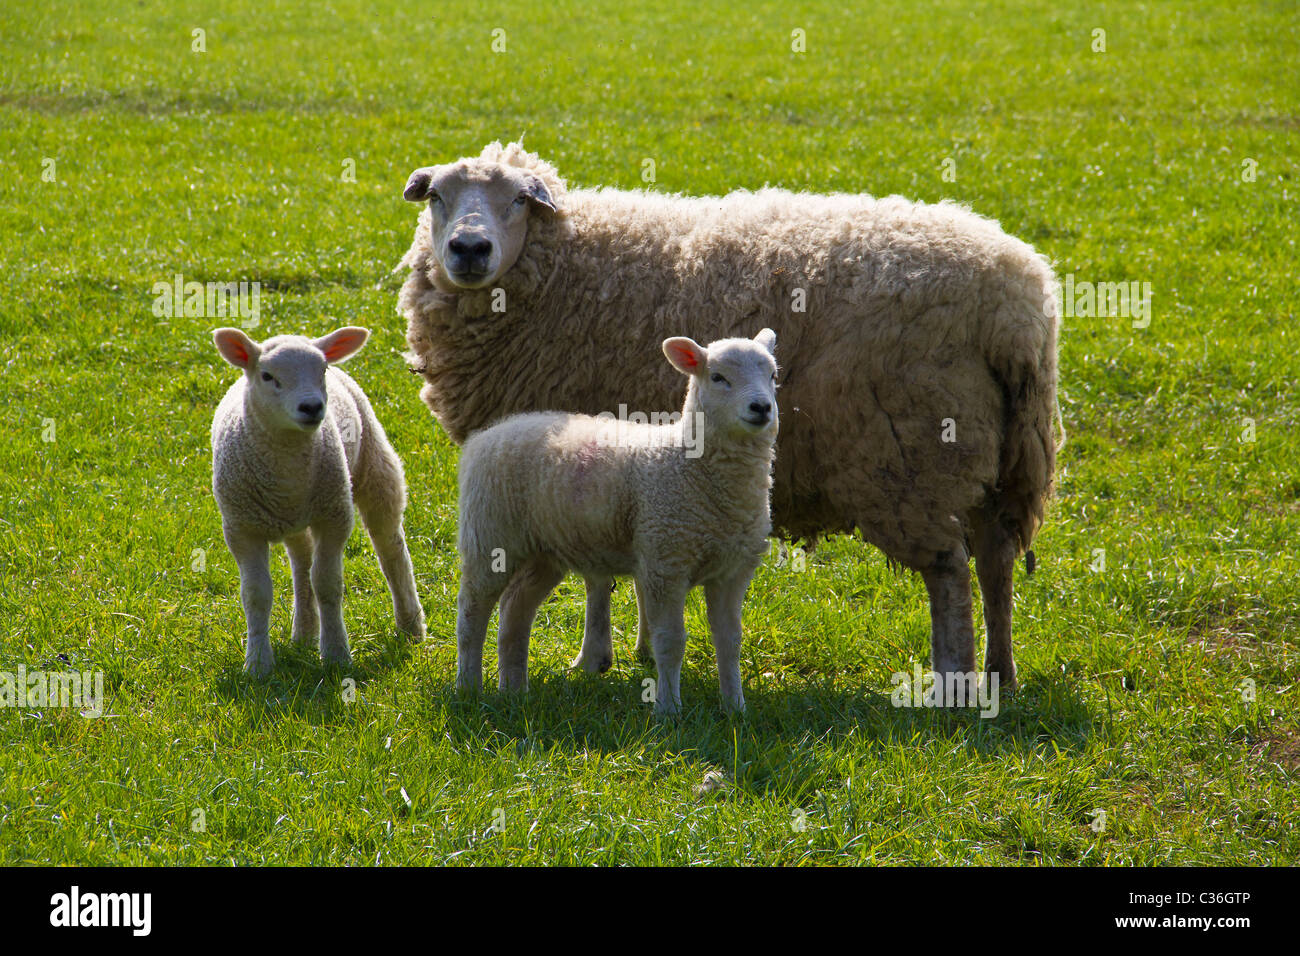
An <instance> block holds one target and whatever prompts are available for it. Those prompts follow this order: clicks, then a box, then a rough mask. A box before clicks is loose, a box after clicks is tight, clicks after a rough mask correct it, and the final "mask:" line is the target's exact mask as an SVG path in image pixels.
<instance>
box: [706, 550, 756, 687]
mask: <svg viewBox="0 0 1300 956" xmlns="http://www.w3.org/2000/svg"><path fill="white" fill-rule="evenodd" d="M752 576H753V572H752V571H751V572H749V573H747V574H740V575H737V576H736V577H733V578H729V579H727V580H724V581H714V582H711V583H709V584H706V585H705V586H704V600H705V602H706V604H707V606H708V611H709V632H710V634H711V635H712V636H713V649H714V652H715V653H716V655H717V658H718V685H719V687H720V688H721V691H722V706H723V707H725V708H726V709H728V710H732V711H736V712H739V711H743V710H744V709H745V694H744V690H743V689H742V687H741V683H740V639H741V629H740V609H741V606H742V605H743V604H744V601H745V591H746V590H748V589H749V579H750V578H751V577H752Z"/></svg>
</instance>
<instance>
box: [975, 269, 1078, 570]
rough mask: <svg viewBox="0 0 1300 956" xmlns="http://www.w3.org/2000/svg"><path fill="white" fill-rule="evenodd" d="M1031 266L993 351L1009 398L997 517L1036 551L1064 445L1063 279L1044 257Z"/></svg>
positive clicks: (1004, 312) (1006, 307)
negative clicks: (1060, 382)
mask: <svg viewBox="0 0 1300 956" xmlns="http://www.w3.org/2000/svg"><path fill="white" fill-rule="evenodd" d="M1024 267H1025V269H1026V273H1027V274H1026V275H1025V280H1026V288H1025V289H1024V292H1023V294H1021V295H1016V296H1012V297H1009V298H1008V299H1007V300H1006V301H1005V302H1004V303H1003V306H1002V309H1001V310H1000V312H1001V314H1000V315H999V319H1000V320H1001V321H999V322H998V327H999V333H1000V334H998V335H996V336H994V338H993V341H992V343H991V346H992V347H991V348H990V352H989V354H988V358H989V361H990V364H991V365H992V366H993V368H994V370H995V371H996V372H997V374H998V377H999V378H1000V379H1001V381H1002V385H1003V389H1004V398H1005V402H1006V408H1005V411H1004V421H1005V423H1006V424H1005V429H1004V432H1003V437H1002V451H1001V456H1000V458H1001V460H1000V464H999V469H998V493H997V501H996V511H997V517H998V520H999V522H1000V523H1001V524H1002V526H1003V527H1004V528H1005V529H1006V530H1007V532H1009V533H1010V534H1011V535H1012V536H1013V537H1014V539H1015V541H1016V544H1017V546H1018V550H1019V551H1022V552H1024V551H1028V550H1029V547H1030V544H1031V543H1032V542H1033V539H1034V535H1035V534H1036V533H1037V531H1038V529H1039V527H1040V526H1041V525H1042V523H1043V514H1044V511H1045V509H1046V506H1047V501H1048V499H1049V498H1051V496H1052V491H1053V486H1054V483H1055V475H1056V455H1057V453H1058V452H1059V451H1060V450H1061V449H1062V448H1064V447H1065V423H1064V419H1063V418H1062V417H1061V409H1060V403H1059V401H1058V399H1057V394H1056V384H1057V332H1058V322H1059V312H1060V310H1059V306H1058V303H1057V297H1056V290H1057V285H1056V277H1055V275H1053V273H1052V270H1051V267H1050V266H1049V265H1048V264H1047V261H1046V260H1045V259H1042V258H1041V257H1039V256H1037V255H1034V256H1033V257H1032V259H1030V260H1029V261H1028V262H1026V263H1025V264H1024ZM1058 423H1059V425H1060V431H1059V439H1058V433H1057V425H1058Z"/></svg>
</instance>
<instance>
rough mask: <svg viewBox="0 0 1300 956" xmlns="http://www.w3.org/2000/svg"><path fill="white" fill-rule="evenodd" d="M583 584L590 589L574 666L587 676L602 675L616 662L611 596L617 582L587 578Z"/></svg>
mask: <svg viewBox="0 0 1300 956" xmlns="http://www.w3.org/2000/svg"><path fill="white" fill-rule="evenodd" d="M583 583H584V584H585V585H586V588H587V614H586V617H585V618H584V619H583V623H582V650H581V651H579V652H578V656H577V657H575V658H574V659H573V664H572V665H571V666H572V667H574V668H581V669H582V670H584V671H586V672H587V673H588V674H603V673H605V671H607V670H609V667H610V665H611V664H613V663H614V641H613V638H612V637H611V628H610V621H609V594H610V588H611V587H612V586H613V584H614V579H613V578H601V577H587V578H583Z"/></svg>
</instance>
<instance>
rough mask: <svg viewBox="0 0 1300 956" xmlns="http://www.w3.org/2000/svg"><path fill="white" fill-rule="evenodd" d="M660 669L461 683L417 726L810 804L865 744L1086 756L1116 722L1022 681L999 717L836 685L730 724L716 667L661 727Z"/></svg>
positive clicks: (783, 694) (754, 693) (762, 699)
mask: <svg viewBox="0 0 1300 956" xmlns="http://www.w3.org/2000/svg"><path fill="white" fill-rule="evenodd" d="M653 676H654V668H653V666H650V665H641V664H639V663H633V664H631V665H628V664H627V663H622V664H620V665H618V666H616V667H615V668H614V669H613V670H612V671H611V672H610V673H608V674H606V675H603V676H601V677H591V676H588V675H585V674H575V673H570V672H565V671H563V670H558V669H556V670H552V671H543V672H537V671H534V673H533V674H531V675H530V688H529V691H528V693H527V694H526V695H522V696H521V695H512V694H504V693H501V692H499V691H498V690H497V689H496V688H495V687H494V686H492V684H491V682H490V681H489V683H488V686H487V687H486V688H485V690H484V692H483V693H482V694H480V695H477V696H470V695H461V694H457V693H456V692H455V691H454V689H453V687H452V686H451V683H450V681H448V682H446V683H439V684H438V685H436V686H433V687H429V688H428V689H427V693H425V694H422V695H421V703H420V704H418V705H417V708H416V713H415V715H414V716H415V718H416V720H417V722H419V723H422V724H424V725H425V726H427V727H429V728H430V730H431V732H432V730H433V729H434V728H437V734H438V735H439V736H441V735H442V734H444V733H445V734H446V735H448V736H449V737H450V739H452V740H453V741H455V742H456V743H457V744H458V745H467V746H469V747H471V748H472V749H475V750H479V751H483V750H487V751H497V752H502V753H508V752H510V751H513V752H514V754H515V755H516V756H518V757H521V758H522V757H523V756H525V755H526V754H527V753H530V752H537V753H548V752H552V751H559V752H560V753H568V754H579V753H594V754H600V755H613V754H620V755H622V756H625V757H631V758H636V759H645V760H647V761H655V762H656V763H664V762H675V763H678V764H680V763H682V762H685V763H687V764H689V765H692V766H696V767H698V769H699V771H700V773H701V776H703V774H704V773H706V772H707V771H709V770H719V771H722V772H723V773H724V774H725V775H726V776H727V778H728V779H729V780H730V781H731V782H732V784H733V785H734V786H735V787H737V788H738V789H740V790H742V791H744V792H750V793H768V794H770V793H772V792H777V793H780V794H789V795H790V796H791V797H793V798H797V799H802V798H803V797H804V796H806V795H807V794H808V793H811V792H812V790H813V789H815V787H816V786H817V785H819V784H821V785H824V781H825V779H826V778H827V775H828V773H829V772H830V771H829V770H828V768H827V766H826V761H827V760H828V759H833V758H828V753H830V752H833V751H835V750H836V749H837V748H836V745H838V744H841V743H845V742H849V741H850V738H853V739H856V741H858V742H859V746H861V743H860V742H862V741H866V742H867V743H868V744H869V746H870V747H871V748H872V749H874V750H877V751H884V750H886V749H889V748H927V747H928V748H929V749H931V751H933V749H934V745H938V747H940V748H943V749H948V750H951V749H956V748H960V749H961V750H963V751H965V752H966V753H967V754H968V755H970V756H972V757H975V758H976V759H983V758H995V757H997V756H999V755H1002V754H1007V753H1025V752H1030V751H1034V750H1046V751H1048V752H1058V751H1059V752H1061V753H1070V752H1077V751H1080V750H1082V749H1083V748H1084V747H1085V746H1086V745H1087V742H1088V740H1089V739H1090V738H1091V737H1092V736H1093V735H1094V733H1097V732H1103V733H1104V727H1105V714H1104V713H1103V714H1100V715H1094V714H1093V713H1092V712H1091V711H1090V710H1089V709H1088V707H1087V706H1086V705H1085V704H1084V702H1083V701H1082V700H1081V699H1080V698H1079V696H1078V695H1077V694H1076V693H1075V691H1074V689H1073V685H1072V683H1071V682H1070V680H1069V678H1068V677H1066V676H1065V675H1061V674H1051V673H1049V674H1043V675H1033V674H1025V675H1023V676H1022V684H1021V688H1020V690H1019V692H1018V693H1017V694H1016V696H1015V697H1014V698H1011V699H1003V700H1002V701H1001V708H1000V712H999V713H998V715H997V716H996V717H981V716H980V714H979V711H978V710H977V709H969V710H945V709H938V708H922V707H916V708H911V707H898V706H895V705H894V703H893V701H892V699H891V695H890V693H889V689H882V688H880V687H866V686H851V685H847V684H845V683H840V684H839V685H836V684H835V683H833V682H831V681H825V682H821V683H818V682H815V681H813V682H808V683H802V684H796V683H793V682H787V683H784V684H782V685H780V686H777V687H774V688H771V687H769V688H763V687H761V686H747V687H746V703H747V710H746V713H745V714H744V715H743V716H739V717H736V716H730V715H727V714H724V713H723V712H722V710H721V709H720V707H719V704H718V685H717V682H716V678H715V677H714V674H713V673H712V672H711V671H710V670H709V669H708V668H695V669H688V670H685V671H684V672H683V674H682V700H683V704H684V706H683V711H682V714H681V715H680V716H678V717H677V718H674V719H670V720H658V719H656V718H655V716H654V715H653V713H652V705H651V704H650V703H648V702H643V700H642V697H643V692H644V690H645V688H644V686H643V681H644V680H645V679H646V678H650V677H653Z"/></svg>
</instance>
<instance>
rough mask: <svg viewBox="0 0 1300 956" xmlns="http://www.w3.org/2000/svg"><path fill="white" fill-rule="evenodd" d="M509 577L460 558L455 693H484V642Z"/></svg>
mask: <svg viewBox="0 0 1300 956" xmlns="http://www.w3.org/2000/svg"><path fill="white" fill-rule="evenodd" d="M505 586H506V577H505V575H504V574H502V573H496V572H493V571H492V570H491V567H490V565H489V563H488V562H486V561H477V560H468V559H466V558H464V557H462V558H461V563H460V593H459V594H458V595H457V596H456V689H457V690H459V691H469V692H471V693H477V692H479V691H481V690H482V689H483V641H484V640H486V638H487V627H488V621H489V620H491V618H492V608H493V607H495V606H496V603H497V598H498V597H500V596H501V592H502V591H503V590H505Z"/></svg>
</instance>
